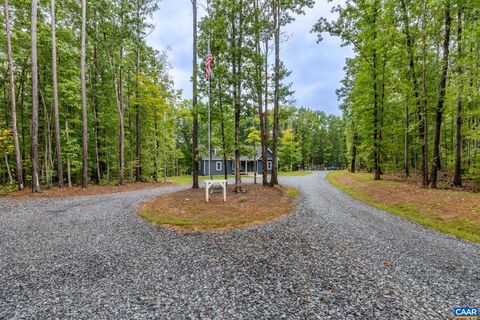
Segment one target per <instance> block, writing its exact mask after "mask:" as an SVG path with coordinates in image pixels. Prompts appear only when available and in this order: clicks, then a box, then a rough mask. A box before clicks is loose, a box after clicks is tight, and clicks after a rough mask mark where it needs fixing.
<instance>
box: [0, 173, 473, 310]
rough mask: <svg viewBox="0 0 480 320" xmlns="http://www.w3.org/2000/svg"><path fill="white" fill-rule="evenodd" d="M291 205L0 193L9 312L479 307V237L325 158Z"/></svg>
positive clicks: (1, 276) (0, 245)
mask: <svg viewBox="0 0 480 320" xmlns="http://www.w3.org/2000/svg"><path fill="white" fill-rule="evenodd" d="M281 182H282V183H285V184H289V185H294V186H297V187H299V188H300V189H301V191H302V195H301V197H300V198H299V199H298V206H297V209H296V211H295V212H294V213H293V214H292V215H290V216H287V217H285V218H283V219H281V220H279V221H276V222H273V223H269V224H266V225H261V226H256V227H252V228H248V229H243V230H235V231H230V232H220V233H189V232H178V231H172V230H167V229H164V228H160V227H156V226H152V225H150V224H148V223H147V222H144V221H142V219H141V218H139V217H138V216H137V215H136V210H137V208H138V206H139V205H140V203H141V202H142V201H144V200H146V199H148V198H150V197H153V196H156V195H159V194H162V193H166V192H172V191H176V190H178V189H179V188H164V189H158V190H147V191H135V192H129V193H123V194H114V195H104V196H96V197H79V198H71V199H61V200H51V199H50V200H36V201H6V200H4V199H2V200H0V319H52V318H53V319H451V318H452V316H453V313H452V308H453V307H458V306H470V307H480V245H478V244H473V243H469V242H466V241H462V240H459V239H456V238H454V237H451V236H448V235H444V234H441V233H439V232H436V231H434V230H431V229H428V228H424V227H422V226H419V225H417V224H414V223H411V222H408V221H405V220H403V219H400V218H397V217H395V216H393V215H390V214H388V213H385V212H383V211H380V210H377V209H374V208H371V207H369V206H367V205H364V204H362V203H359V202H357V201H355V200H353V199H352V198H350V197H349V196H347V195H345V194H343V193H342V192H340V191H338V190H337V189H335V188H334V187H332V186H331V185H329V184H328V182H326V180H325V173H324V172H319V173H314V174H312V175H309V176H303V177H288V178H287V177H286V178H282V181H281Z"/></svg>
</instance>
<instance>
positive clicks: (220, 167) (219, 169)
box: [215, 161, 222, 171]
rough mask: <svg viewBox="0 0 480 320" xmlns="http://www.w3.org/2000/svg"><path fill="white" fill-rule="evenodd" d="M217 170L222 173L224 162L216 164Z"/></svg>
mask: <svg viewBox="0 0 480 320" xmlns="http://www.w3.org/2000/svg"><path fill="white" fill-rule="evenodd" d="M215 169H216V170H217V171H222V161H217V162H215Z"/></svg>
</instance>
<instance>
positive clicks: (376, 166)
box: [372, 1, 381, 180]
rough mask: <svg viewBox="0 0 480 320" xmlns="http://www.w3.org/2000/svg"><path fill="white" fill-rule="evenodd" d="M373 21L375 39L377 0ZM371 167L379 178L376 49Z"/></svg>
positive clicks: (378, 178) (375, 59)
mask: <svg viewBox="0 0 480 320" xmlns="http://www.w3.org/2000/svg"><path fill="white" fill-rule="evenodd" d="M374 10H375V11H374V23H375V31H374V38H373V40H374V41H376V40H377V29H376V28H377V26H376V24H377V1H375V8H374ZM372 71H373V84H372V85H373V169H374V180H380V179H381V169H380V141H379V140H380V137H379V135H380V132H379V131H380V130H379V127H380V120H379V110H378V84H377V78H378V77H377V72H378V70H377V50H376V49H375V48H374V49H373V70H372Z"/></svg>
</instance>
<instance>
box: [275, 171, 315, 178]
mask: <svg viewBox="0 0 480 320" xmlns="http://www.w3.org/2000/svg"><path fill="white" fill-rule="evenodd" d="M309 174H312V171H280V172H279V173H278V176H279V177H296V176H308V175H309Z"/></svg>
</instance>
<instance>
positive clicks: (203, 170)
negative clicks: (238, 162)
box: [198, 150, 273, 176]
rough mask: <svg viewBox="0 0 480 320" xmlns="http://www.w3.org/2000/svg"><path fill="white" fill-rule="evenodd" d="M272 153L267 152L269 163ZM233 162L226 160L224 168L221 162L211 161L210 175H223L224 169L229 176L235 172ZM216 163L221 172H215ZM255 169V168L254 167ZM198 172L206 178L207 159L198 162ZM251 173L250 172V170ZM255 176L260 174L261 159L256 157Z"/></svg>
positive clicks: (269, 172)
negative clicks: (219, 166)
mask: <svg viewBox="0 0 480 320" xmlns="http://www.w3.org/2000/svg"><path fill="white" fill-rule="evenodd" d="M272 156H273V155H272V152H271V151H270V150H267V159H268V161H269V162H271V161H272V159H273V157H272ZM234 162H235V161H234V160H230V159H229V160H227V166H226V168H225V166H224V163H223V160H217V159H215V160H212V174H213V175H223V174H224V172H225V169H226V170H227V174H228V175H231V174H233V173H234V172H235V170H234V169H233V165H234ZM217 163H221V170H217ZM244 166H245V165H244V163H243V164H242V171H243V170H245V168H244ZM254 168H255V166H254ZM198 169H199V170H198V171H199V174H200V175H202V176H208V159H202V160H201V161H199V167H198ZM253 170H255V169H253ZM250 171H252V170H250ZM267 173H268V174H271V173H272V170H271V169H270V170H267ZM257 174H262V158H261V156H260V157H258V160H257Z"/></svg>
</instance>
